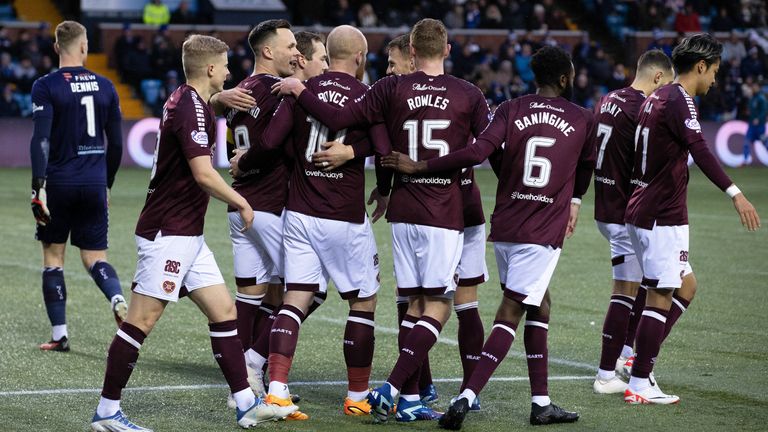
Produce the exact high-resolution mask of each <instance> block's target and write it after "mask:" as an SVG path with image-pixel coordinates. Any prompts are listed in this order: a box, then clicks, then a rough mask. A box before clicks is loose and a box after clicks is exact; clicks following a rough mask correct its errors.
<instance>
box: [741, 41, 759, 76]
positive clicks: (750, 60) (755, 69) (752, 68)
mask: <svg viewBox="0 0 768 432" xmlns="http://www.w3.org/2000/svg"><path fill="white" fill-rule="evenodd" d="M759 51H760V49H759V48H758V47H756V46H753V47H752V48H750V49H749V51H748V54H749V55H747V57H745V58H744V59H743V60H742V61H741V77H742V78H744V79H746V78H747V77H752V78H762V77H764V76H765V65H764V64H763V62H762V60H760V52H759Z"/></svg>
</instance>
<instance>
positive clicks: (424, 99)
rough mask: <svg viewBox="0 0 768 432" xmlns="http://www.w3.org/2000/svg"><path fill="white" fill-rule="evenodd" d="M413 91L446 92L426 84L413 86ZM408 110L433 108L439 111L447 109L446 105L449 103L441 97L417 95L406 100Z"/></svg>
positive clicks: (443, 89)
mask: <svg viewBox="0 0 768 432" xmlns="http://www.w3.org/2000/svg"><path fill="white" fill-rule="evenodd" d="M413 90H415V91H446V88H445V87H435V86H431V85H428V84H418V83H416V84H414V85H413ZM406 102H407V103H408V109H410V110H415V109H417V108H423V107H433V108H437V109H441V110H445V109H446V108H448V104H449V103H450V102H451V101H450V100H449V99H447V98H444V97H442V96H436V95H433V94H425V95H417V96H414V97H412V98H408V100H407V101H406Z"/></svg>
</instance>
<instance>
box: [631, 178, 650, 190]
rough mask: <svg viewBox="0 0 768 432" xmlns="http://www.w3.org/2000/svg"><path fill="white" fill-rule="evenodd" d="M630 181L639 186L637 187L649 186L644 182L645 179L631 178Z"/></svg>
mask: <svg viewBox="0 0 768 432" xmlns="http://www.w3.org/2000/svg"><path fill="white" fill-rule="evenodd" d="M629 182H630V183H631V184H633V185H635V186H637V187H641V188H646V187H648V183H646V182H644V181H642V180H640V179H632V180H630V181H629Z"/></svg>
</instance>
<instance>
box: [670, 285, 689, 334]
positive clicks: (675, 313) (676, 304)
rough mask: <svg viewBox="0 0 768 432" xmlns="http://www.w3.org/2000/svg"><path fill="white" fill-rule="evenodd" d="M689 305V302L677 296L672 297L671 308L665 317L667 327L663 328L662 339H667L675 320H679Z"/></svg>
mask: <svg viewBox="0 0 768 432" xmlns="http://www.w3.org/2000/svg"><path fill="white" fill-rule="evenodd" d="M690 305H691V302H690V301H689V300H686V299H684V298H682V297H679V296H678V295H677V294H675V295H673V296H672V307H671V308H670V309H669V315H667V326H666V327H665V328H664V339H667V336H669V332H670V331H672V327H673V326H674V325H675V323H677V320H679V319H680V317H681V316H682V315H683V313H685V311H686V310H687V309H688V306H690Z"/></svg>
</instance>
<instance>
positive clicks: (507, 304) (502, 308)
mask: <svg viewBox="0 0 768 432" xmlns="http://www.w3.org/2000/svg"><path fill="white" fill-rule="evenodd" d="M505 294H506V291H505ZM524 313H525V304H523V302H522V300H521V299H517V298H512V297H510V296H507V295H505V296H504V297H502V300H501V304H499V308H498V310H496V320H497V321H506V322H511V323H515V324H516V323H519V322H520V319H521V318H522V317H523V314H524Z"/></svg>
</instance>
